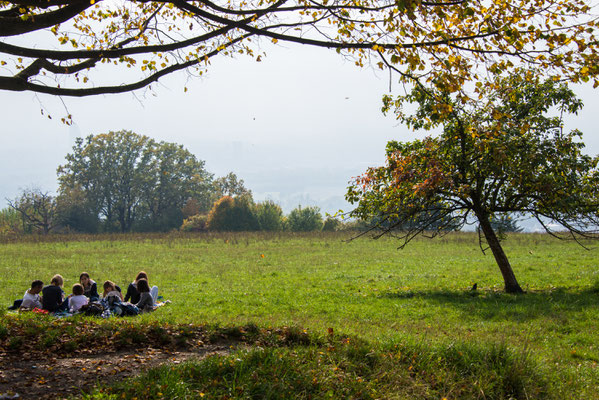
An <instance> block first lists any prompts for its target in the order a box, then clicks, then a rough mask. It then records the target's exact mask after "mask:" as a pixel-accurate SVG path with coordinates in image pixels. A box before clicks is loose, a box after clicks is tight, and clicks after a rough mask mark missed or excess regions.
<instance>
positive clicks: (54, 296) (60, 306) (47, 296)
mask: <svg viewBox="0 0 599 400" xmlns="http://www.w3.org/2000/svg"><path fill="white" fill-rule="evenodd" d="M63 282H64V281H63V279H62V276H60V275H58V274H56V275H54V276H53V277H52V280H51V281H50V284H49V285H48V286H45V287H44V288H43V289H42V306H43V307H42V308H43V309H44V310H47V311H49V312H56V311H62V310H66V309H67V307H68V299H67V300H64V292H63V291H62V285H63Z"/></svg>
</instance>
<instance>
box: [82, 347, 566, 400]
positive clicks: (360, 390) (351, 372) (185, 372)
mask: <svg viewBox="0 0 599 400" xmlns="http://www.w3.org/2000/svg"><path fill="white" fill-rule="evenodd" d="M85 398H89V399H104V398H125V399H135V398H144V399H159V398H168V399H175V398H177V399H185V398H212V399H214V398H219V399H324V398H334V399H350V398H352V399H450V398H451V399H458V398H460V399H474V398H480V399H551V398H558V397H557V393H554V392H553V391H552V390H551V384H550V382H549V381H548V380H547V379H546V377H545V376H543V375H542V373H540V371H539V369H538V367H536V366H535V365H534V364H532V363H530V362H529V361H528V360H527V359H526V357H525V356H524V355H518V354H516V353H514V352H512V351H509V350H508V349H507V348H505V347H503V346H494V345H491V346H488V345H475V344H467V345H466V344H459V345H455V346H450V347H446V346H433V347H428V346H422V345H415V344H403V345H394V346H388V347H383V348H378V349H374V348H372V347H371V346H370V345H369V344H367V343H363V342H362V343H353V342H350V341H349V340H348V341H347V342H346V343H345V344H342V345H339V346H337V347H334V346H329V347H327V348H323V347H315V346H305V347H304V346H296V347H291V348H260V347H259V348H254V349H250V350H241V351H237V352H235V353H233V354H230V355H228V356H210V357H208V358H206V359H204V360H202V361H196V362H188V363H186V364H183V365H177V366H173V365H165V366H163V367H160V368H157V369H154V370H151V371H150V372H148V373H147V374H144V375H142V376H141V377H138V378H135V379H132V380H129V381H126V382H122V383H120V384H117V385H115V386H112V387H104V388H102V389H98V390H96V391H95V392H94V393H92V394H91V395H89V396H85Z"/></svg>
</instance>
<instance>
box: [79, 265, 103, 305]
mask: <svg viewBox="0 0 599 400" xmlns="http://www.w3.org/2000/svg"><path fill="white" fill-rule="evenodd" d="M79 283H80V284H81V286H83V294H84V295H85V297H87V298H88V299H89V300H90V301H97V300H99V299H100V295H99V294H98V285H97V284H96V281H94V280H92V279H91V278H90V277H89V274H88V273H87V272H82V273H81V275H79Z"/></svg>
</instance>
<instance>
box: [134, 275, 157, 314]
mask: <svg viewBox="0 0 599 400" xmlns="http://www.w3.org/2000/svg"><path fill="white" fill-rule="evenodd" d="M137 290H138V292H139V302H138V303H137V304H135V305H136V306H137V308H139V310H140V311H153V310H154V299H153V298H152V295H151V294H150V285H148V281H146V280H145V279H140V280H138V281H137Z"/></svg>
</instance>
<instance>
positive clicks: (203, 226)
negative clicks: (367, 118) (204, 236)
mask: <svg viewBox="0 0 599 400" xmlns="http://www.w3.org/2000/svg"><path fill="white" fill-rule="evenodd" d="M180 229H181V230H182V231H183V232H204V231H207V230H208V216H207V215H200V214H197V215H192V216H191V217H189V218H186V219H184V220H183V224H182V225H181V228H180Z"/></svg>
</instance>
